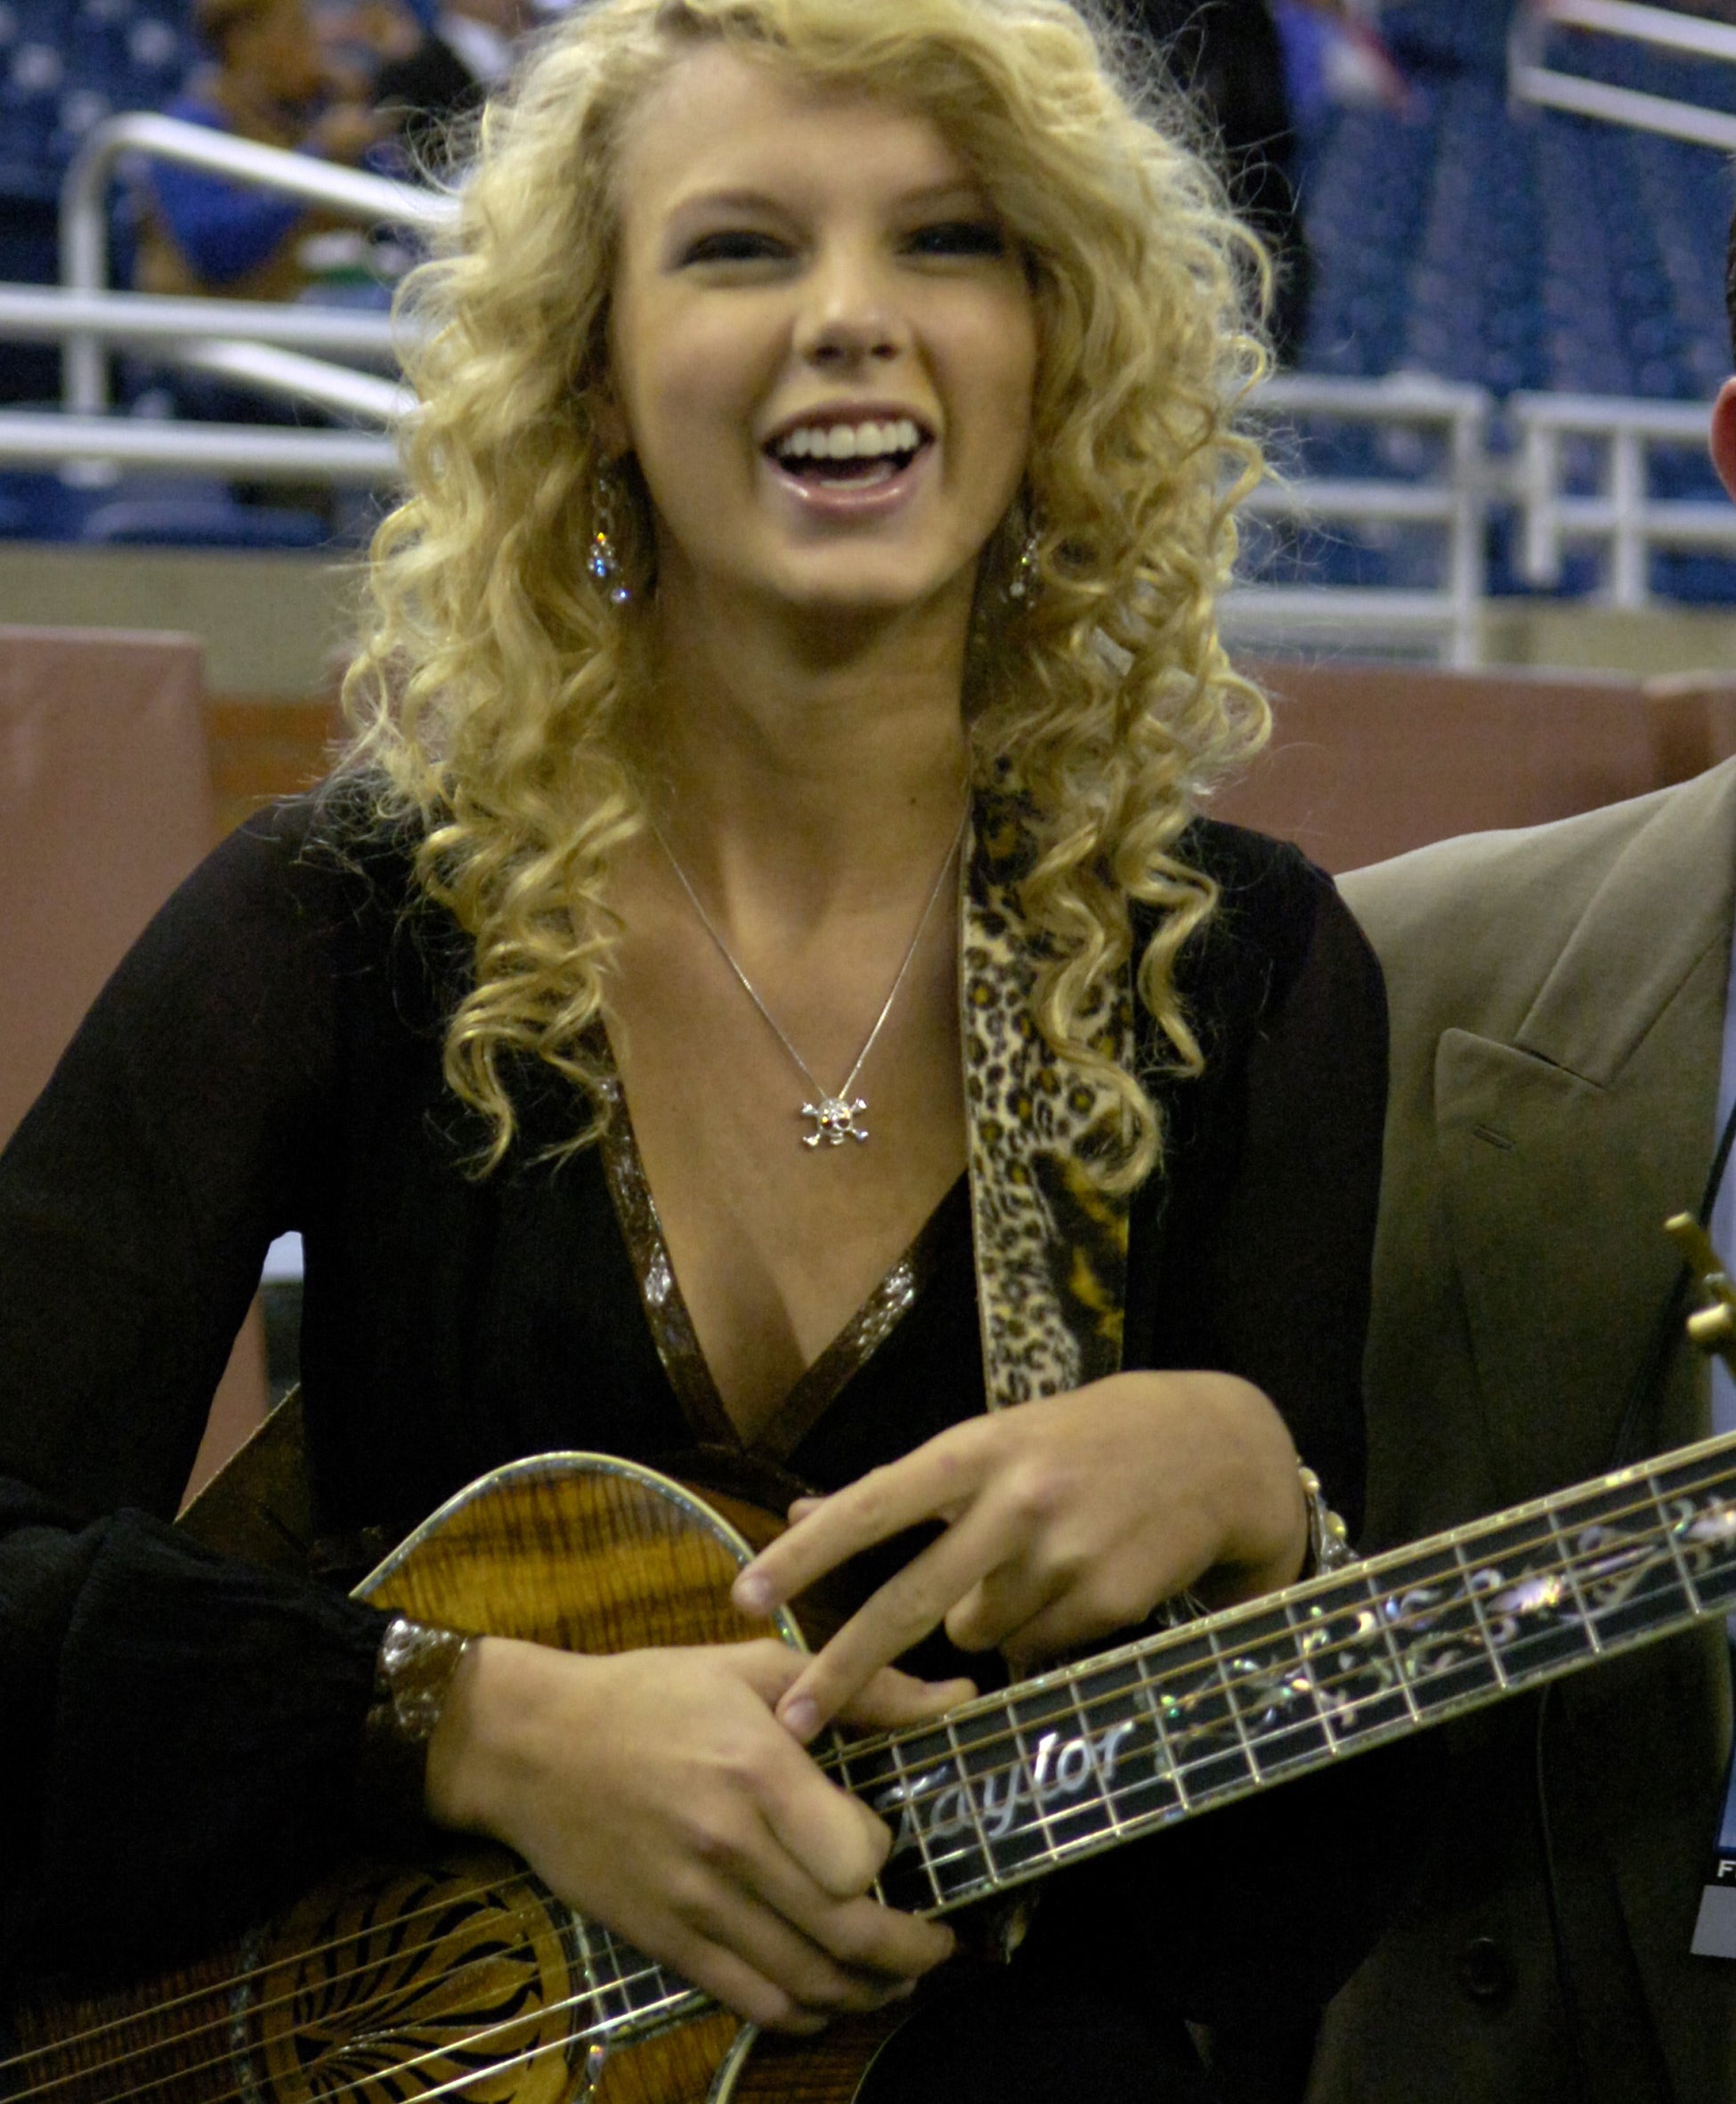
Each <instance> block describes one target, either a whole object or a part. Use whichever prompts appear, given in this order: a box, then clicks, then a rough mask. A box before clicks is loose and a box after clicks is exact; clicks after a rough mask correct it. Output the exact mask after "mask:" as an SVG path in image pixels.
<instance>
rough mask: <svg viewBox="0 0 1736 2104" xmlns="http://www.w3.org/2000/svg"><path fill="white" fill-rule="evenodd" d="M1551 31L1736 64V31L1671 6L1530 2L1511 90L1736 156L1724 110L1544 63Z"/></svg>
mask: <svg viewBox="0 0 1736 2104" xmlns="http://www.w3.org/2000/svg"><path fill="white" fill-rule="evenodd" d="M1552 28H1572V29H1589V30H1593V31H1595V32H1598V33H1599V34H1602V35H1603V36H1608V37H1625V38H1626V39H1628V40H1629V41H1630V42H1635V43H1640V44H1649V45H1657V46H1659V47H1660V48H1662V49H1664V50H1668V51H1680V52H1687V53H1691V54H1692V55H1693V56H1695V57H1697V58H1703V59H1721V60H1725V61H1729V62H1731V63H1733V64H1736V28H1732V26H1731V25H1730V24H1728V23H1725V22H1708V21H1704V20H1700V19H1699V18H1698V17H1690V16H1687V15H1683V14H1678V13H1676V12H1675V11H1674V10H1672V9H1669V8H1663V7H1641V6H1636V5H1635V4H1633V0H1528V4H1526V5H1524V6H1522V7H1521V8H1519V9H1518V10H1517V11H1516V12H1514V15H1513V29H1512V33H1511V36H1510V37H1509V41H1508V51H1507V85H1508V90H1509V93H1511V94H1512V95H1513V98H1514V100H1515V101H1517V102H1532V103H1535V104H1537V106H1538V107H1539V108H1541V109H1545V110H1569V111H1570V112H1571V113H1572V114H1573V115H1574V116H1576V117H1595V118H1602V120H1603V121H1604V122H1605V123H1607V124H1620V125H1627V126H1632V127H1633V128H1634V129H1635V130H1637V131H1642V132H1659V133H1661V134H1663V135H1664V137H1666V138H1668V139H1686V140H1687V141H1689V142H1691V144H1693V145H1696V146H1716V147H1717V148H1718V149H1720V150H1722V151H1724V152H1725V153H1730V152H1736V117H1732V116H1731V115H1729V114H1728V113H1727V112H1726V111H1724V110H1706V109H1702V108H1701V107H1700V106H1699V104H1698V103H1694V102H1675V101H1672V100H1671V99H1670V98H1669V97H1668V96H1667V95H1649V94H1644V93H1641V91H1640V90H1639V89H1637V88H1629V87H1615V86H1612V85H1610V84H1609V83H1607V82H1604V81H1601V80H1587V79H1586V78H1585V77H1583V76H1582V75H1580V74H1577V73H1563V72H1562V71H1561V70H1560V69H1559V68H1556V67H1553V66H1547V65H1545V64H1544V62H1543V60H1544V45H1545V39H1546V38H1547V37H1548V33H1549V31H1550V30H1551V29H1552Z"/></svg>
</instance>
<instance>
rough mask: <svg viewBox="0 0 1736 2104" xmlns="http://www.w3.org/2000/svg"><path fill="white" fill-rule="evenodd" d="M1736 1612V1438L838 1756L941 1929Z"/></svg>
mask: <svg viewBox="0 0 1736 2104" xmlns="http://www.w3.org/2000/svg"><path fill="white" fill-rule="evenodd" d="M1732 1604H1736V1434H1732V1435H1730V1436H1727V1437H1725V1438H1723V1439H1717V1440H1708V1441H1706V1442H1702V1444H1700V1445H1699V1446H1697V1447H1690V1448H1684V1449H1682V1450H1680V1451H1678V1452H1677V1453H1675V1454H1672V1455H1670V1456H1668V1457H1667V1459H1666V1461H1665V1462H1662V1463H1659V1464H1656V1465H1642V1466H1638V1467H1635V1468H1631V1469H1626V1470H1623V1471H1621V1472H1620V1473H1619V1474H1614V1475H1610V1476H1607V1477H1604V1478H1602V1479H1600V1480H1599V1481H1597V1482H1595V1483H1589V1484H1585V1485H1581V1486H1579V1487H1578V1488H1576V1489H1575V1490H1572V1491H1563V1492H1562V1493H1560V1494H1559V1495H1558V1496H1556V1497H1554V1498H1549V1499H1538V1500H1537V1501H1536V1502H1535V1503H1534V1504H1531V1505H1527V1506H1522V1507H1517V1508H1515V1509H1514V1510H1513V1511H1511V1512H1507V1513H1503V1514H1499V1515H1496V1516H1495V1517H1494V1518H1492V1519H1489V1520H1486V1521H1480V1522H1478V1523H1476V1524H1474V1525H1472V1526H1470V1527H1466V1528H1463V1529H1460V1530H1458V1531H1456V1532H1454V1533H1452V1534H1448V1535H1441V1536H1437V1537H1435V1538H1434V1539H1432V1540H1429V1541H1425V1542H1422V1543H1419V1544H1418V1545H1416V1547H1415V1548H1407V1549H1400V1550H1396V1551H1394V1552H1392V1553H1391V1554H1390V1555H1387V1556H1380V1557H1376V1558H1372V1559H1370V1560H1369V1561H1368V1562H1367V1563H1364V1564H1357V1565H1354V1566H1352V1567H1351V1569H1349V1570H1346V1571H1343V1572H1337V1573H1334V1574H1333V1575H1332V1576H1329V1577H1326V1578H1319V1579H1315V1580H1310V1581H1308V1582H1307V1583H1305V1584H1302V1585H1299V1586H1294V1587H1292V1588H1289V1589H1288V1590H1287V1591H1286V1592H1285V1593H1282V1594H1279V1595H1276V1596H1272V1597H1270V1598H1269V1599H1266V1600H1263V1601H1261V1602H1257V1603H1255V1604H1253V1605H1252V1606H1250V1607H1245V1608H1237V1609H1231V1610H1229V1612H1227V1613H1221V1614H1217V1615H1213V1616H1211V1617H1209V1618H1206V1619H1205V1620H1202V1621H1198V1622H1197V1623H1194V1624H1192V1625H1190V1626H1188V1627H1186V1628H1183V1629H1180V1630H1177V1631H1173V1632H1166V1633H1165V1634H1164V1635H1163V1636H1161V1637H1155V1638H1149V1639H1147V1640H1144V1641H1142V1642H1140V1643H1138V1644H1135V1645H1127V1646H1125V1647H1124V1648H1123V1649H1121V1650H1118V1651H1115V1652H1113V1653H1107V1654H1105V1655H1103V1656H1100V1657H1098V1658H1095V1659H1092V1660H1090V1661H1086V1662H1085V1663H1083V1664H1082V1665H1080V1666H1077V1667H1073V1668H1066V1669H1060V1670H1058V1671H1054V1672H1051V1673H1048V1674H1045V1675H1044V1676H1043V1677H1042V1678H1040V1679H1037V1680H1033V1681H1027V1682H1026V1683H1024V1684H1023V1685H1022V1686H1018V1687H1016V1688H1013V1689H1011V1690H1010V1691H1009V1692H1008V1693H1006V1694H1003V1695H1000V1696H993V1697H986V1698H984V1699H983V1700H981V1701H979V1702H973V1703H971V1704H969V1706H968V1707H966V1708H964V1709H961V1710H955V1711H953V1712H952V1713H951V1714H950V1715H949V1716H948V1717H947V1718H945V1719H943V1720H942V1721H941V1722H939V1723H937V1724H935V1725H932V1726H923V1727H921V1728H919V1729H917V1730H914V1731H906V1732H903V1733H899V1734H894V1735H891V1736H888V1737H885V1738H881V1739H877V1740H874V1741H872V1742H864V1743H860V1744H858V1745H856V1746H847V1747H845V1748H843V1749H842V1750H841V1751H840V1754H839V1755H838V1757H837V1758H836V1762H835V1767H834V1772H835V1773H836V1774H837V1775H838V1776H839V1779H840V1781H842V1782H844V1783H847V1785H848V1787H849V1788H850V1789H851V1790H852V1791H854V1792H855V1793H856V1795H858V1796H859V1797H861V1798H862V1799H864V1801H865V1802H866V1803H868V1804H870V1805H872V1807H874V1809H875V1810H876V1811H878V1812H879V1813H880V1815H881V1816H882V1817H884V1818H885V1819H887V1821H888V1823H889V1824H891V1825H892V1826H893V1827H894V1828H895V1830H896V1840H895V1844H894V1848H893V1852H892V1855H891V1856H890V1858H889V1859H888V1864H887V1866H886V1870H885V1872H884V1873H883V1875H882V1879H881V1887H882V1889H883V1891H884V1893H885V1895H886V1897H887V1898H888V1900H889V1901H890V1902H891V1904H893V1905H896V1906H901V1907H905V1908H909V1909H911V1910H913V1911H914V1912H918V1913H936V1912H938V1911H940V1910H943V1909H948V1908H952V1907H954V1906H958V1905H963V1904H964V1903H966V1902H967V1901H969V1900H973V1899H978V1898H980V1897H984V1896H985V1895H986V1894H988V1893H991V1892H994V1891H997V1890H1000V1889H1002V1888H1004V1887H1006V1886H1009V1885H1014V1884H1018V1883H1022V1882H1024V1881H1026V1879H1029V1878H1033V1877H1036V1876H1040V1875H1041V1874H1042V1872H1045V1871H1049V1870H1052V1869H1053V1868H1055V1867H1056V1866H1057V1865H1058V1864H1062V1863H1065V1862H1068V1861H1071V1860H1073V1859H1074V1858H1075V1857H1078V1856H1087V1855H1091V1854H1095V1853H1096V1852H1098V1851H1099V1850H1100V1849H1103V1848H1111V1847H1114V1846H1115V1844H1116V1843H1117V1842H1119V1841H1122V1840H1132V1839H1133V1838H1135V1837H1136V1836H1137V1835H1140V1834H1142V1833H1146V1832H1150V1831H1152V1830H1154V1829H1156V1828H1157V1827H1160V1826H1164V1825H1166V1824H1171V1823H1172V1822H1173V1821H1175V1820H1178V1819H1181V1818H1185V1817H1187V1816H1188V1815H1190V1814H1192V1813H1194V1812H1197V1811H1203V1810H1205V1809H1206V1808H1207V1807H1211V1806H1215V1805H1219V1804H1223V1803H1226V1802H1228V1801H1229V1799H1234V1798H1237V1797H1244V1796H1246V1795H1248V1794H1250V1793H1251V1792H1253V1791H1256V1790H1259V1789H1261V1788H1263V1787H1264V1786H1265V1785H1267V1784H1268V1783H1274V1782H1277V1781H1278V1780H1280V1779H1281V1778H1283V1777H1286V1776H1289V1775H1298V1774H1301V1773H1302V1772H1303V1771H1304V1770H1306V1769H1309V1768H1312V1767H1319V1766H1322V1765H1324V1764H1325V1763H1326V1762H1328V1761H1331V1760H1334V1759H1339V1758H1342V1757H1343V1755H1345V1754H1348V1753H1352V1752H1356V1751H1360V1750H1361V1749H1362V1748H1364V1747H1366V1746H1372V1745H1375V1744H1377V1743H1381V1742H1383V1741H1384V1740H1388V1739H1392V1738H1397V1737H1399V1736H1402V1735H1403V1734H1405V1733H1407V1732H1409V1731H1412V1730H1414V1729H1416V1727H1418V1726H1423V1725H1428V1724H1433V1723H1437V1722H1439V1721H1440V1720H1442V1719H1443V1718H1448V1717H1450V1716H1454V1715H1456V1714H1458V1713H1459V1712H1460V1711H1462V1710H1469V1709H1474V1708H1477V1707H1479V1706H1480V1705H1481V1704H1483V1703H1485V1702H1496V1701H1498V1700H1499V1699H1500V1698H1501V1697H1502V1696H1503V1695H1505V1694H1508V1693H1510V1692H1515V1691H1518V1690H1520V1689H1523V1688H1528V1687H1531V1686H1538V1685H1541V1684H1542V1683H1543V1682H1545V1681H1547V1680H1551V1679H1553V1678H1556V1677H1558V1676H1559V1675H1561V1674H1563V1673H1568V1672H1571V1671H1572V1670H1573V1669H1575V1668H1577V1667H1579V1666H1584V1665H1589V1664H1590V1663H1592V1662H1593V1661H1594V1660H1596V1659H1598V1658H1601V1657H1604V1656H1607V1655H1609V1654H1610V1653H1614V1652H1619V1651H1623V1650H1626V1649H1630V1648H1632V1647H1634V1646H1635V1645H1640V1644H1643V1643H1645V1642H1648V1641H1650V1640H1651V1639H1652V1638H1654V1637H1661V1636H1664V1635H1666V1634H1667V1633H1668V1632H1669V1631H1670V1630H1672V1629H1676V1628H1682V1627H1686V1626H1687V1625H1688V1624H1689V1623H1691V1622H1693V1621H1697V1620H1699V1618H1700V1617H1702V1616H1705V1615H1710V1614H1714V1613H1720V1612H1723V1611H1726V1610H1728V1609H1729V1608H1730V1607H1731V1606H1732Z"/></svg>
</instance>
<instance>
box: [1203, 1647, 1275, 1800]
mask: <svg viewBox="0 0 1736 2104" xmlns="http://www.w3.org/2000/svg"><path fill="white" fill-rule="evenodd" d="M1205 1641H1206V1644H1207V1645H1208V1646H1209V1647H1210V1649H1211V1653H1212V1662H1213V1665H1214V1666H1216V1668H1217V1669H1218V1686H1219V1689H1220V1690H1221V1693H1222V1695H1223V1704H1224V1708H1225V1709H1226V1710H1229V1721H1230V1722H1231V1724H1233V1725H1234V1726H1236V1737H1237V1742H1238V1743H1240V1746H1241V1749H1242V1759H1244V1760H1245V1761H1246V1763H1247V1764H1248V1773H1249V1775H1251V1776H1253V1780H1254V1781H1255V1782H1256V1783H1261V1782H1263V1781H1264V1780H1265V1770H1264V1769H1263V1768H1262V1767H1261V1765H1260V1763H1259V1761H1258V1759H1256V1758H1255V1756H1254V1751H1253V1743H1252V1742H1251V1741H1250V1739H1249V1737H1248V1734H1247V1726H1245V1724H1244V1723H1243V1721H1242V1710H1241V1705H1240V1703H1239V1702H1237V1700H1236V1690H1235V1687H1234V1686H1233V1685H1232V1683H1231V1681H1230V1678H1229V1671H1228V1661H1227V1660H1226V1659H1225V1657H1224V1654H1223V1652H1222V1650H1221V1648H1220V1646H1219V1644H1218V1639H1217V1636H1216V1633H1215V1632H1214V1631H1213V1630H1211V1629H1207V1630H1206V1632H1205Z"/></svg>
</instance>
